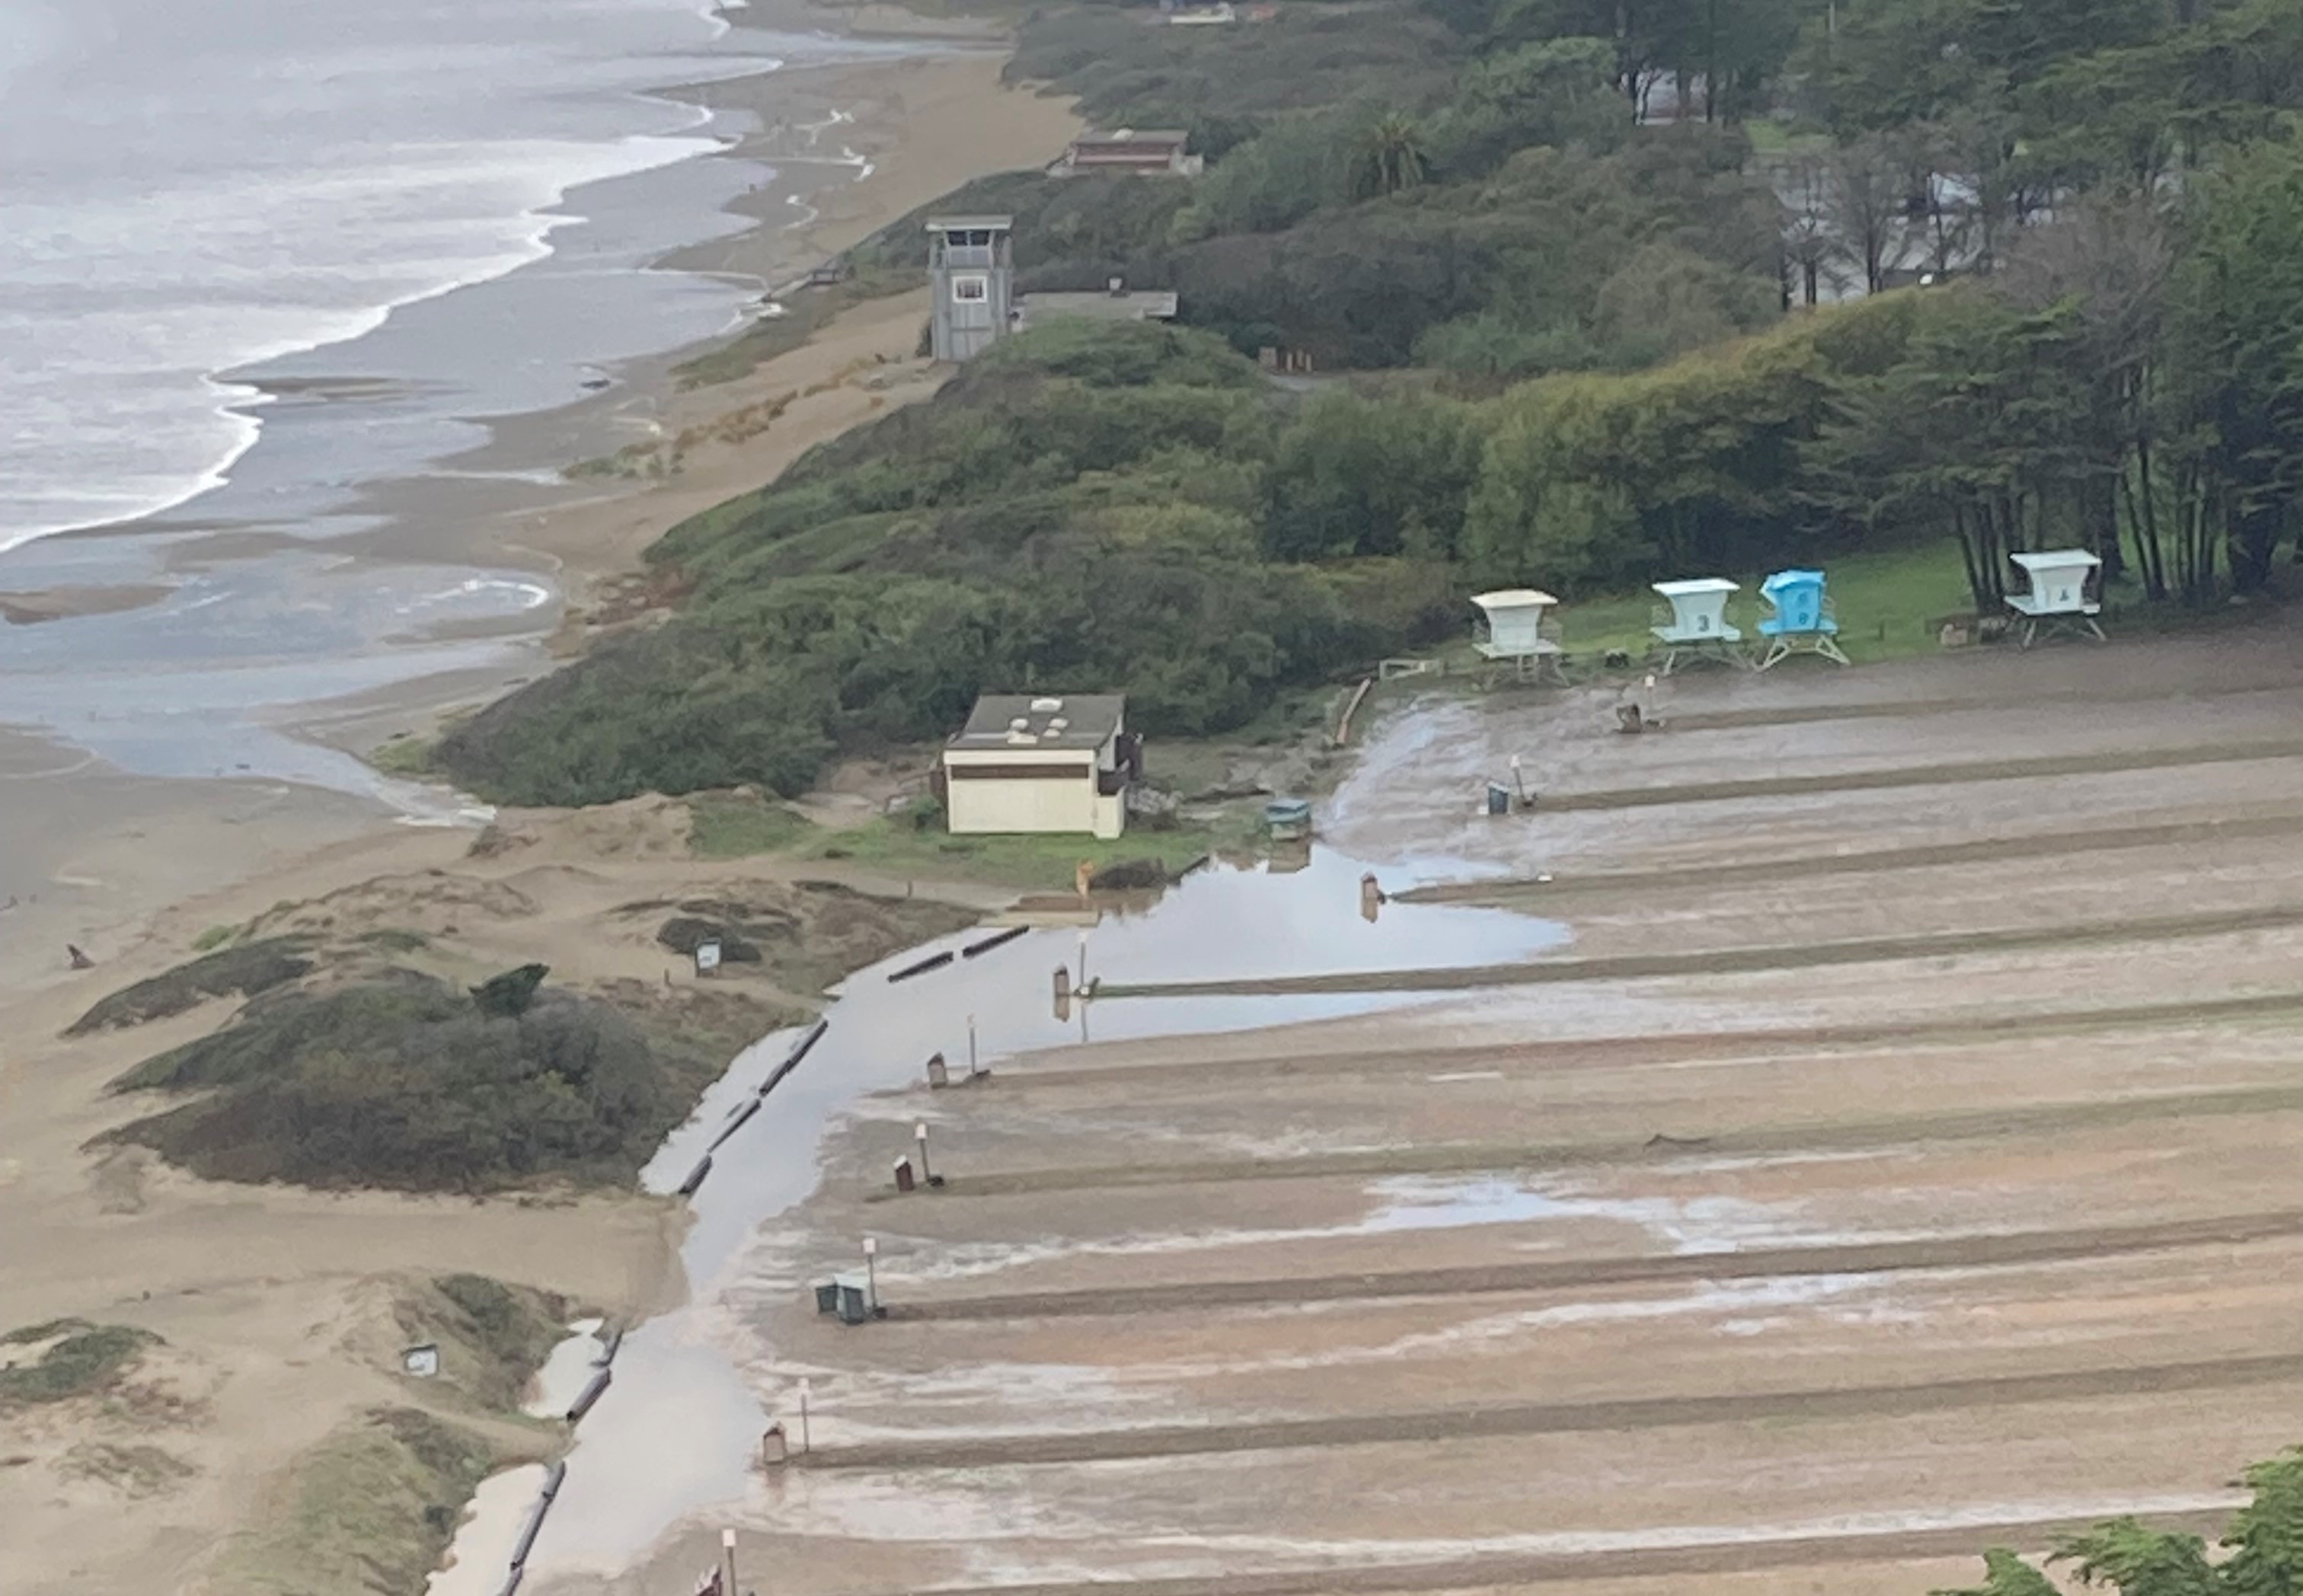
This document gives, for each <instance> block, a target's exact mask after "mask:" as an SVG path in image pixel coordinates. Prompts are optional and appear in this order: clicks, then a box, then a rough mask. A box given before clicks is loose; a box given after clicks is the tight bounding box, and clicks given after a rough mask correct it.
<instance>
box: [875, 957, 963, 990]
mask: <svg viewBox="0 0 2303 1596" xmlns="http://www.w3.org/2000/svg"><path fill="white" fill-rule="evenodd" d="M954 957H956V956H955V955H954V954H953V953H952V952H951V951H950V950H945V951H943V952H941V953H932V954H930V955H929V956H928V957H927V958H923V959H921V960H920V961H919V962H918V963H916V964H907V965H906V966H905V967H903V968H902V969H900V970H890V971H889V972H888V979H889V980H890V982H896V981H908V980H910V979H911V978H912V977H913V976H915V975H926V974H927V973H928V972H929V971H930V970H940V969H941V968H943V967H944V966H946V965H948V964H949V963H950V962H951V961H952V959H953V958H954Z"/></svg>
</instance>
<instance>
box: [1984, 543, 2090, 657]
mask: <svg viewBox="0 0 2303 1596" xmlns="http://www.w3.org/2000/svg"><path fill="white" fill-rule="evenodd" d="M2008 558H2009V559H2011V560H2012V561H2014V562H2015V563H2016V564H2018V565H2020V566H2021V567H2022V568H2023V574H2024V575H2025V576H2027V577H2029V578H2031V591H2030V592H2029V593H2011V594H2009V595H2007V607H2008V608H2009V609H2011V610H2012V611H2014V612H2015V613H2016V614H2017V615H2018V616H2019V617H2020V618H2021V619H2020V624H2021V626H2022V628H2023V637H2022V640H2021V643H2020V646H2021V647H2024V648H2029V647H2030V646H2031V645H2032V644H2033V643H2035V642H2037V640H2038V637H2039V629H2040V628H2041V627H2043V626H2044V627H2046V629H2047V630H2048V632H2049V633H2050V634H2053V633H2054V632H2058V631H2068V632H2072V633H2084V634H2086V635H2087V636H2089V637H2092V638H2094V639H2095V640H2096V642H2098V643H2103V642H2107V641H2109V639H2107V638H2105V636H2104V635H2103V628H2101V627H2100V626H2097V625H2096V620H2095V618H2096V615H2097V614H2098V613H2100V612H2101V611H2102V609H2103V605H2102V604H2099V603H2097V602H2096V600H2095V599H2093V598H2091V597H2089V596H2088V583H2089V582H2091V581H2092V580H2093V579H2094V578H2095V573H2096V570H2098V569H2099V568H2100V567H2101V566H2102V564H2103V562H2102V561H2101V560H2100V559H2098V558H2097V557H2096V556H2095V555H2093V554H2090V553H2088V552H2087V550H2085V549H2040V550H2035V551H2033V552H2031V553H2023V554H2010V555H2009V556H2008Z"/></svg>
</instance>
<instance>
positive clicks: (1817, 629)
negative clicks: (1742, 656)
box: [1759, 570, 1847, 671]
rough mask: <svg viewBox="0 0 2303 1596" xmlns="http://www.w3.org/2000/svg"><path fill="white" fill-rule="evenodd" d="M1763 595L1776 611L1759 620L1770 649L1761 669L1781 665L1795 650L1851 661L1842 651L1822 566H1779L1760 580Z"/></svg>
mask: <svg viewBox="0 0 2303 1596" xmlns="http://www.w3.org/2000/svg"><path fill="white" fill-rule="evenodd" d="M1759 596H1760V597H1761V598H1763V599H1765V600H1767V607H1768V608H1769V609H1771V610H1773V611H1774V612H1775V613H1773V614H1772V615H1768V616H1766V617H1765V618H1763V619H1762V620H1761V621H1760V622H1759V636H1761V637H1762V638H1766V639H1767V652H1766V653H1765V654H1761V655H1760V656H1759V669H1760V670H1762V671H1765V670H1767V669H1768V668H1769V667H1771V666H1775V665H1779V664H1781V663H1783V662H1784V661H1785V660H1787V659H1789V658H1791V656H1792V655H1793V654H1821V655H1823V657H1824V658H1826V659H1827V660H1836V661H1837V662H1838V663H1841V664H1845V663H1847V655H1846V654H1843V653H1841V652H1840V647H1839V621H1838V619H1837V618H1836V617H1835V615H1834V614H1833V613H1832V610H1831V595H1829V594H1828V593H1826V592H1825V591H1824V587H1823V573H1822V572H1821V571H1819V570H1779V571H1777V572H1776V574H1775V575H1773V576H1771V577H1769V578H1767V580H1766V581H1764V582H1762V583H1760V584H1759Z"/></svg>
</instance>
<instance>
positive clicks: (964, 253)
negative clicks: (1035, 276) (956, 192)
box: [928, 216, 1016, 360]
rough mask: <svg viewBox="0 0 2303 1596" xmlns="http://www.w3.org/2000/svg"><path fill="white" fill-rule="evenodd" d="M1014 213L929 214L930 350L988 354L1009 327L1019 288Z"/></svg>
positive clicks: (958, 355)
mask: <svg viewBox="0 0 2303 1596" xmlns="http://www.w3.org/2000/svg"><path fill="white" fill-rule="evenodd" d="M1015 222H1016V219H1015V218H1014V217H1013V216H931V217H930V218H928V284H929V311H928V315H929V326H930V329H931V331H930V334H929V339H928V343H929V350H928V352H929V353H930V354H932V355H933V356H934V357H935V358H936V359H939V360H966V359H974V357H975V356H977V355H980V354H982V353H983V351H984V350H986V349H988V348H990V347H991V344H992V343H993V342H995V341H996V340H998V339H999V338H1000V336H1001V335H1002V334H1005V333H1006V332H1007V331H1008V325H1009V316H1008V312H1009V310H1010V308H1012V305H1013V301H1014V298H1015V293H1014V282H1013V278H1014V275H1015V266H1014V263H1013V260H1012V258H1011V257H1010V254H1009V241H1008V233H1009V232H1010V231H1011V230H1012V229H1013V228H1014V226H1015Z"/></svg>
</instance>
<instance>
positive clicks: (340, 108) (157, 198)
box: [0, 0, 772, 550]
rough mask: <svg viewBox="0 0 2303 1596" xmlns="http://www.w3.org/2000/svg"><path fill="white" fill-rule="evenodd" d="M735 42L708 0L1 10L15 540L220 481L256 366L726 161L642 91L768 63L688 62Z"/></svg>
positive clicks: (132, 1)
mask: <svg viewBox="0 0 2303 1596" xmlns="http://www.w3.org/2000/svg"><path fill="white" fill-rule="evenodd" d="M194 12H198V13H199V14H198V15H194V14H192V13H194ZM727 27H728V24H727V22H726V21H725V19H724V18H722V17H721V16H719V15H718V14H717V12H716V9H715V8H713V7H712V6H710V5H708V4H706V5H699V4H696V0H578V3H577V4H572V5H547V4H543V3H542V0H475V4H469V5H459V6H456V7H447V8H443V7H438V6H434V5H429V4H424V3H423V0H378V3H377V4H363V5H355V4H350V0H248V3H247V4H240V5H235V6H233V7H232V8H230V9H229V10H228V11H224V12H215V11H213V10H212V9H211V8H185V7H181V6H173V5H169V4H163V3H162V0H116V3H115V4H112V5H109V6H106V7H104V8H88V7H80V6H76V5H74V4H70V3H69V0H0V83H4V84H5V85H6V87H7V93H5V94H4V95H0V148H6V149H7V150H8V152H9V156H8V160H7V161H6V162H5V163H4V164H0V213H4V215H5V216H6V218H7V220H6V224H5V225H4V227H0V376H4V378H5V383H4V386H0V550H5V549H7V548H10V547H13V546H15V545H20V544H22V543H24V542H26V541H28V540H30V539H31V538H34V537H37V536H42V535H44V534H47V533H52V532H57V531H62V530H65V529H69V528H80V527H89V526H96V525H101V524H105V523H108V522H112V521H117V520H121V519H128V518H131V517H136V516H140V515H148V514H152V513H155V512H157V511H163V510H165V509H168V508H171V507H173V506H174V505H177V504H181V503H182V502H184V501H186V500H188V499H190V498H192V497H194V496H196V495H198V494H201V493H203V492H205V491H207V489H209V488H211V487H213V486H216V485H217V484H218V483H219V482H221V481H222V480H223V479H224V477H225V476H226V474H227V473H229V472H230V471H231V470H232V468H233V466H234V465H235V464H236V463H237V462H238V461H239V460H240V458H241V457H242V456H243V455H244V454H245V453H246V452H247V451H248V450H249V447H250V446H251V445H252V444H253V443H255V442H256V440H257V436H258V435H259V433H260V431H261V429H262V418H261V407H262V403H263V400H264V395H263V393H261V391H260V390H259V389H258V388H257V386H256V385H255V384H253V383H251V382H250V381H249V380H247V374H248V373H249V368H251V367H260V366H262V365H263V364H264V363H266V362H268V361H272V360H275V359H279V358H281V357H283V356H286V355H291V354H295V353H299V352H300V351H306V350H315V349H319V348H325V347H327V346H330V345H333V344H338V343H342V342H345V341H347V340H350V339H354V338H358V337H359V336H360V335H361V334H365V333H367V332H369V331H371V330H373V329H374V328H375V327H376V326H378V325H381V324H382V323H383V322H384V320H385V318H386V317H389V316H390V315H391V314H392V312H393V311H394V310H396V309H398V308H401V307H405V306H408V305H410V304H414V303H417V302H418V301H421V300H427V299H430V298H434V297H435V296H438V295H441V294H444V293H447V292H449V291H452V290H454V289H456V288H459V287H461V286H464V285H466V284H469V283H480V282H485V281H487V280H489V279H491V278H494V277H497V276H501V275H502V274H505V273H508V272H510V271H512V270H513V269H515V268H517V267H519V266H522V265H523V264H526V263H527V262H530V261H533V260H536V259H537V258H540V257H542V256H544V255H546V254H549V253H550V251H551V243H550V237H551V234H552V233H553V231H554V230H555V229H558V228H561V227H563V226H565V225H567V224H569V222H570V221H572V220H574V219H575V218H573V217H571V216H569V215H565V214H561V212H559V211H558V210H557V209H556V207H561V205H562V204H563V202H564V200H565V198H566V196H567V195H568V194H569V191H570V190H573V189H576V188H578V187H580V186H581V185H584V184H586V183H592V182H599V181H602V180H604V179H609V178H613V177H618V176H621V175H624V174H628V173H635V172H639V171H643V170H646V169H648V168H651V167H655V166H660V165H665V164H668V163H671V162H675V161H679V160H683V159H686V158H688V157H689V156H694V155H697V154H700V153H703V152H704V151H708V150H711V149H714V148H718V147H719V146H718V144H717V142H716V141H715V140H714V139H711V138H708V137H704V136H700V130H701V129H702V127H703V126H704V123H706V122H709V121H710V119H711V114H710V112H709V111H707V110H704V109H703V108H701V107H698V106H689V105H685V104H681V103H679V102H677V101H673V100H670V99H662V98H656V97H645V96H644V95H643V93H642V92H641V91H643V90H644V89H647V88H650V87H652V86H654V85H655V84H660V83H669V82H676V81H681V80H691V81H692V80H698V79H703V78H708V77H711V76H715V75H726V74H727V73H730V72H736V71H738V70H746V71H751V70H759V69H760V68H761V67H763V65H771V64H772V63H767V62H763V61H762V60H760V59H758V58H756V57H755V58H749V59H747V58H744V57H741V56H724V57H713V56H705V55H696V54H691V53H690V52H696V51H700V50H702V49H703V48H704V46H708V45H709V44H710V43H711V41H712V39H713V38H714V37H716V36H717V35H718V34H721V33H724V32H725V31H726V30H727Z"/></svg>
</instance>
